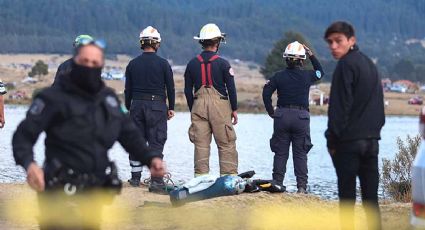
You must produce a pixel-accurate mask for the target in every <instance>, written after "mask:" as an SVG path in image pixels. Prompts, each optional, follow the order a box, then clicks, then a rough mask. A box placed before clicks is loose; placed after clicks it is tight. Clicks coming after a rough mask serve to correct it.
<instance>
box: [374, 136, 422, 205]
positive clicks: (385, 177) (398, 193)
mask: <svg viewBox="0 0 425 230" xmlns="http://www.w3.org/2000/svg"><path fill="white" fill-rule="evenodd" d="M420 143H421V137H420V136H419V135H418V136H416V137H410V136H407V137H406V141H405V142H403V140H401V139H400V137H398V138H397V145H398V152H397V154H396V156H395V158H394V160H392V161H391V160H388V159H383V160H382V175H381V181H382V185H383V188H384V192H385V193H386V194H388V195H389V196H390V198H392V199H394V200H395V201H399V202H410V201H411V199H412V197H411V194H412V192H411V190H412V186H411V182H412V176H411V167H412V163H413V160H414V159H415V156H416V152H417V149H418V147H419V144H420Z"/></svg>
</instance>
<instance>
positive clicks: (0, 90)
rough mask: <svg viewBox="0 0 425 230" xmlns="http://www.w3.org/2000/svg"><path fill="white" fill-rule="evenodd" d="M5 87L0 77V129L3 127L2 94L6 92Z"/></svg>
mask: <svg viewBox="0 0 425 230" xmlns="http://www.w3.org/2000/svg"><path fill="white" fill-rule="evenodd" d="M6 92H7V91H6V87H5V86H4V84H3V82H2V81H1V79H0V129H1V128H3V127H4V123H5V122H6V121H5V118H4V99H3V95H5V94H6Z"/></svg>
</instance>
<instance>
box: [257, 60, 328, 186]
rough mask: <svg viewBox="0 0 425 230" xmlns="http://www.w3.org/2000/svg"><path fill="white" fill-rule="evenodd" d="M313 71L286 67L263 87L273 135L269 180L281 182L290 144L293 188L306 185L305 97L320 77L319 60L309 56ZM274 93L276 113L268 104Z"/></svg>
mask: <svg viewBox="0 0 425 230" xmlns="http://www.w3.org/2000/svg"><path fill="white" fill-rule="evenodd" d="M310 60H311V62H312V64H313V68H314V70H302V69H301V68H298V67H297V68H287V69H285V70H282V71H279V72H277V73H276V74H275V75H274V76H273V77H271V78H270V80H269V81H267V83H266V85H265V86H264V88H263V101H264V105H265V107H266V110H267V112H268V114H269V115H270V116H272V117H273V118H274V132H273V136H272V138H271V139H270V148H271V150H272V151H273V152H274V153H275V156H274V163H273V180H275V181H276V182H277V183H278V184H282V183H283V179H284V175H285V173H286V162H287V160H288V157H289V146H290V144H291V143H292V151H293V160H294V169H295V176H296V177H297V187H298V188H303V189H306V186H307V179H308V177H307V173H308V169H307V153H308V151H309V150H310V149H311V148H312V146H313V145H312V144H311V138H310V114H309V110H308V96H309V90H310V86H311V85H312V84H313V83H314V82H316V81H318V80H320V79H321V77H322V76H323V75H324V73H323V70H322V66H321V65H320V63H319V61H318V60H317V59H316V58H315V57H314V56H311V57H310ZM276 90H277V94H278V101H277V107H278V108H277V109H276V111H275V110H274V109H273V105H272V99H271V97H272V95H273V93H274V92H275V91H276Z"/></svg>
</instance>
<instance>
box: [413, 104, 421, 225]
mask: <svg viewBox="0 0 425 230" xmlns="http://www.w3.org/2000/svg"><path fill="white" fill-rule="evenodd" d="M419 131H420V134H421V136H422V140H421V144H420V146H419V148H418V151H417V153H416V157H415V160H414V161H413V165H412V174H411V175H412V203H413V206H412V215H411V219H410V223H411V224H412V225H413V226H415V227H416V228H425V142H424V138H425V107H424V108H422V110H421V113H420V115H419Z"/></svg>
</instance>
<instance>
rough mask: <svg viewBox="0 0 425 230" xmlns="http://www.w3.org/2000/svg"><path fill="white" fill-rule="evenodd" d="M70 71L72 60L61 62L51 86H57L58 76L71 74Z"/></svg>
mask: <svg viewBox="0 0 425 230" xmlns="http://www.w3.org/2000/svg"><path fill="white" fill-rule="evenodd" d="M71 69H72V58H70V59H68V60H66V61H64V62H62V63H61V64H60V65H59V67H58V70H57V71H56V75H55V79H54V80H53V84H52V85H56V84H58V82H59V81H60V75H62V74H68V73H69V72H71Z"/></svg>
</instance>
